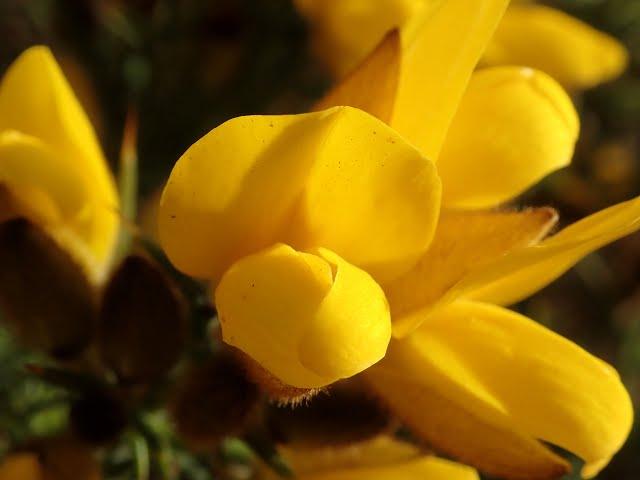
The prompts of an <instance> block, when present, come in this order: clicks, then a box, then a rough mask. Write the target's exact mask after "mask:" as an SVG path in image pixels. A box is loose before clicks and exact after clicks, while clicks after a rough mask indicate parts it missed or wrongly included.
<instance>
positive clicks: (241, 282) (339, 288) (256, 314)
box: [215, 244, 391, 388]
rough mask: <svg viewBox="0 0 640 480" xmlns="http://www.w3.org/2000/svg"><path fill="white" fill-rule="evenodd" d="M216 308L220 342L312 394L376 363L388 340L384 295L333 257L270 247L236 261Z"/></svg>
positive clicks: (217, 294)
mask: <svg viewBox="0 0 640 480" xmlns="http://www.w3.org/2000/svg"><path fill="white" fill-rule="evenodd" d="M215 303H216V307H217V309H218V314H219V317H220V322H221V326H222V335H223V339H224V341H225V342H226V343H228V344H230V345H233V346H235V347H237V348H239V349H240V350H242V351H243V352H245V353H246V354H247V355H249V356H250V357H251V358H253V359H254V360H255V361H256V362H257V363H258V364H260V365H261V366H262V367H263V368H264V369H266V370H267V371H268V372H270V373H271V374H273V375H274V376H275V377H276V378H278V379H279V380H280V381H282V382H283V383H285V384H287V385H291V386H294V387H300V388H317V387H322V386H325V385H328V384H330V383H333V382H335V381H337V380H339V379H341V378H346V377H350V376H352V375H355V374H356V373H358V372H361V371H362V370H364V369H366V368H367V367H369V366H370V365H372V364H373V363H375V362H377V361H378V360H380V359H381V358H382V357H383V356H384V354H385V351H386V348H387V344H388V343H389V339H390V337H391V319H390V315H389V307H388V304H387V300H386V298H385V296H384V293H383V291H382V289H381V288H380V287H379V286H378V285H377V284H376V283H375V281H374V280H373V279H372V278H371V277H370V276H369V275H368V274H367V273H366V272H364V271H362V270H360V269H358V268H356V267H354V266H353V265H350V264H348V263H347V262H345V261H344V260H342V259H341V258H340V257H338V256H337V255H336V254H334V253H332V252H330V251H328V250H325V249H318V250H316V251H315V253H313V254H312V253H303V252H297V251H295V250H294V249H292V248H291V247H289V246H286V245H282V244H279V245H275V246H273V247H271V248H269V249H267V250H265V251H262V252H260V253H257V254H254V255H250V256H247V257H245V258H243V259H241V260H239V261H238V262H236V263H235V264H234V265H233V266H232V267H231V268H230V269H229V270H228V271H227V272H226V273H225V275H224V276H223V278H222V280H221V281H220V284H219V285H218V288H217V289H216V292H215Z"/></svg>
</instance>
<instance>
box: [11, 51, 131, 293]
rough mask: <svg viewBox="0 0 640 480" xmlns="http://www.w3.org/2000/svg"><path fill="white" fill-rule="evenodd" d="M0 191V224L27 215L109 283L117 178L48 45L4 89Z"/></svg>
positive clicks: (27, 55) (27, 57)
mask: <svg viewBox="0 0 640 480" xmlns="http://www.w3.org/2000/svg"><path fill="white" fill-rule="evenodd" d="M0 188H1V195H0V202H1V203H0V219H2V220H4V221H6V220H8V219H11V218H18V217H23V218H27V219H28V220H30V221H31V222H32V223H34V224H35V225H37V226H39V227H40V228H42V229H43V230H44V231H45V232H46V233H47V234H48V235H50V236H51V237H52V238H53V239H54V240H55V241H56V242H57V243H58V244H59V245H60V246H61V247H62V248H63V249H64V250H65V251H67V252H68V253H69V254H70V255H71V256H72V257H73V258H74V259H75V260H76V261H77V262H78V263H80V264H81V265H82V266H83V267H84V269H85V271H86V273H87V275H89V277H90V278H91V280H92V281H93V282H95V283H99V282H101V281H102V280H103V279H104V276H105V274H106V272H107V269H108V266H109V263H110V261H111V259H112V253H113V248H114V246H115V242H116V238H117V233H118V226H119V220H118V213H117V209H118V197H117V195H116V189H115V185H114V180H113V177H112V175H111V173H110V171H109V169H108V167H107V164H106V162H105V159H104V156H103V154H102V151H101V149H100V146H99V144H98V141H97V139H96V135H95V133H94V131H93V128H92V126H91V124H90V123H89V121H88V119H87V117H86V115H85V113H84V111H83V110H82V107H81V106H80V104H79V103H78V101H77V99H76V97H75V96H74V94H73V92H72V91H71V88H70V87H69V85H68V83H67V81H66V79H65V78H64V75H63V74H62V72H61V70H60V67H59V66H58V64H57V63H56V61H55V59H54V58H53V55H52V54H51V52H50V51H49V50H48V49H47V48H46V47H33V48H30V49H28V50H27V51H26V52H24V53H23V54H22V55H21V56H20V57H19V58H18V59H17V60H16V61H15V62H14V63H13V65H12V66H11V67H10V68H9V70H8V71H7V72H6V73H5V75H4V78H3V80H2V84H1V85H0Z"/></svg>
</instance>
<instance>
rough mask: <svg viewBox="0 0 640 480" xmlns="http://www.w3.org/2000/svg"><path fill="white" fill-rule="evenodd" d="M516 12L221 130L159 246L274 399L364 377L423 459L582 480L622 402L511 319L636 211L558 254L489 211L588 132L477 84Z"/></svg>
mask: <svg viewBox="0 0 640 480" xmlns="http://www.w3.org/2000/svg"><path fill="white" fill-rule="evenodd" d="M507 4H508V1H507V0H449V1H447V2H441V3H439V4H438V5H439V6H438V8H437V9H435V10H434V11H433V12H431V14H430V15H428V16H426V17H424V19H423V21H422V22H421V23H419V24H416V25H413V26H412V27H411V28H410V29H407V30H405V31H403V32H402V33H401V35H402V37H403V38H402V41H400V39H399V38H398V34H397V33H395V34H394V33H392V34H390V35H388V36H387V37H386V38H385V40H384V41H383V42H382V44H381V45H380V46H379V47H378V48H377V49H376V50H375V52H374V53H372V54H371V55H370V56H369V57H368V58H367V59H365V60H364V62H363V63H362V64H361V65H360V67H359V68H358V69H356V70H355V71H354V72H353V73H352V74H351V75H350V76H348V77H346V78H345V79H344V81H343V82H342V83H341V84H339V85H338V86H336V87H335V88H334V89H333V90H332V91H331V92H329V94H328V95H327V96H326V97H325V98H324V99H322V100H321V101H320V103H319V104H318V105H317V108H319V109H321V110H320V111H318V112H315V113H308V114H302V115H287V116H252V117H241V118H236V119H233V120H230V121H229V122H227V123H225V124H223V125H221V126H220V127H218V128H216V129H214V130H213V131H211V132H210V133H208V134H207V135H205V136H204V137H203V138H202V139H200V140H199V141H198V142H197V143H196V144H194V145H193V146H192V147H191V148H190V149H189V150H187V152H186V153H185V154H184V155H183V156H182V158H181V159H180V160H179V161H178V163H177V164H176V166H175V168H174V170H173V172H172V174H171V176H170V179H169V181H168V183H167V186H166V188H165V190H164V193H163V196H162V199H161V204H160V209H159V234H160V239H161V242H162V244H163V247H164V248H165V250H166V252H167V254H168V256H169V258H170V259H171V260H172V262H173V263H174V264H175V265H176V266H177V267H178V268H179V269H180V270H182V271H184V272H185V273H187V274H190V275H193V276H196V277H201V278H206V279H209V280H211V281H212V287H213V289H214V294H213V295H214V298H215V304H216V307H217V309H218V314H219V317H220V322H221V326H222V334H223V339H224V340H225V341H226V342H227V343H229V344H231V345H233V346H235V347H237V348H238V349H240V350H241V351H242V352H244V354H246V355H247V356H248V357H250V358H251V359H252V362H250V363H258V364H259V365H260V366H261V368H263V369H264V370H266V372H267V373H265V376H266V377H269V376H270V377H271V378H272V379H274V380H275V383H276V384H277V383H278V382H279V383H280V384H281V386H282V387H285V388H283V389H282V391H281V395H286V394H296V393H298V394H299V393H301V392H304V390H305V389H313V388H319V387H323V386H326V385H329V384H331V383H332V382H335V381H336V380H339V379H341V378H346V377H349V376H352V375H355V374H357V373H359V372H364V373H363V375H362V377H363V379H364V380H365V381H366V382H367V384H368V385H369V386H370V388H371V389H372V390H373V391H375V392H376V393H377V395H378V396H379V397H380V398H381V399H382V400H383V401H384V402H385V403H386V404H387V405H388V406H389V407H390V408H391V409H392V411H393V412H394V413H395V414H396V415H397V416H398V417H399V418H400V419H401V420H403V421H404V423H405V424H406V425H408V426H409V427H410V429H411V430H412V432H413V433H414V434H415V435H416V436H418V438H420V439H422V440H425V441H427V442H428V443H429V444H430V445H432V446H433V447H434V448H436V449H437V450H439V451H443V452H445V453H447V454H449V455H451V456H453V457H455V458H457V459H460V460H462V461H464V462H465V463H468V464H470V465H473V466H476V467H478V468H479V469H480V470H483V471H485V472H487V473H489V474H492V475H495V476H500V477H504V478H514V479H520V478H523V479H524V478H555V477H558V476H561V475H563V474H564V473H566V472H567V471H568V470H569V466H568V464H567V462H565V461H564V460H563V459H562V458H561V457H559V456H558V455H557V454H555V453H553V452H552V451H551V450H550V449H548V448H547V447H546V446H545V445H544V444H543V443H542V442H541V441H545V442H549V443H551V444H555V445H557V446H560V447H562V448H564V449H565V450H568V451H570V452H573V453H575V454H576V455H578V456H580V457H581V458H582V459H584V460H585V462H586V465H585V467H584V469H583V472H582V473H583V475H584V476H586V477H592V476H594V475H595V474H596V473H597V472H598V471H599V470H600V469H601V468H603V467H604V466H605V465H606V464H607V463H608V461H609V459H610V458H611V457H612V455H613V454H614V453H615V452H616V451H617V450H618V449H619V448H620V446H621V445H622V443H623V442H624V440H625V439H626V437H627V435H628V433H629V429H630V426H631V423H632V417H633V412H632V407H631V402H630V399H629V396H628V394H627V392H626V390H625V389H624V387H623V385H622V383H621V382H620V380H619V377H618V375H617V373H616V372H615V370H613V369H612V368H611V367H610V366H608V365H606V364H605V363H603V362H602V361H600V360H598V359H596V358H594V357H593V356H591V355H590V354H588V353H587V352H585V351H584V350H582V349H581V348H579V347H578V346H576V345H574V344H573V343H571V342H569V341H568V340H565V339H563V338H561V337H559V336H557V335H555V334H554V333H552V332H550V331H549V330H547V329H545V328H544V327H542V326H540V325H538V324H537V323H535V322H534V321H532V320H529V319H527V318H525V317H523V316H521V315H519V314H516V313H514V312H511V311H509V310H506V309H504V308H502V306H501V305H508V304H512V303H514V302H516V301H518V300H520V299H522V298H524V297H526V296H528V295H530V294H532V293H534V292H535V291H537V290H538V289H540V288H542V287H544V286H545V285H547V284H548V283H549V282H551V281H553V280H554V279H555V278H557V277H558V276H560V275H561V274H562V273H563V272H565V271H566V270H567V269H569V268H570V267H571V266H572V265H574V264H575V263H576V262H577V261H578V260H580V259H581V258H582V257H584V256H585V255H587V254H588V253H589V252H591V251H593V250H595V249H597V248H599V247H601V246H603V245H605V244H607V243H609V242H611V241H613V240H615V239H617V238H620V237H621V236H624V235H627V234H629V233H631V232H633V231H635V230H637V229H638V228H640V200H638V199H636V200H631V201H629V202H626V203H622V204H619V205H616V206H614V207H611V208H609V209H607V210H605V211H603V212H600V213H597V214H595V215H592V216H590V217H587V218H586V219H584V220H582V221H580V222H578V223H576V224H574V225H572V226H570V227H568V228H566V229H564V230H562V231H560V232H559V233H557V234H555V235H553V236H551V237H549V238H547V239H545V237H546V236H547V234H548V233H549V232H550V230H551V229H552V227H553V226H554V224H555V222H556V221H557V215H556V214H555V212H554V211H553V210H552V209H548V208H540V209H528V210H523V211H500V210H494V209H491V208H493V207H496V206H499V205H500V204H502V203H504V202H505V201H507V200H509V199H511V198H513V197H515V196H516V195H517V194H519V193H520V192H522V191H523V190H524V189H526V188H527V187H529V186H530V185H532V184H533V183H535V182H537V181H538V180H539V179H540V178H542V177H543V176H545V175H546V174H548V173H550V172H552V171H553V170H555V169H557V168H560V167H563V166H565V165H567V164H568V163H569V162H570V159H571V156H572V153H573V147H574V144H575V141H576V139H577V136H578V129H579V123H578V117H577V115H576V112H575V110H574V108H573V106H572V104H571V102H570V100H569V98H568V96H567V95H566V93H565V92H564V91H563V90H562V88H561V87H560V86H559V85H558V84H557V83H556V82H555V81H554V80H552V79H551V78H550V77H548V76H547V75H546V74H543V73H541V72H538V71H535V70H531V69H528V68H521V67H517V68H515V67H497V68H491V69H486V70H481V71H478V72H476V73H474V72H473V71H474V69H475V68H476V65H477V63H478V61H479V59H480V56H481V54H482V52H483V51H484V50H485V47H486V45H487V43H488V42H489V41H490V39H491V38H492V35H493V33H494V30H495V28H496V27H497V25H498V23H499V21H500V18H501V16H502V14H503V12H504V10H505V9H506V7H507ZM333 105H350V107H344V106H336V107H332V106H333ZM353 107H358V108H360V109H362V110H360V109H358V108H353ZM363 110H366V111H368V112H369V113H370V114H373V115H375V116H373V115H369V114H367V113H365V112H364V111H363ZM375 117H378V118H375ZM392 332H393V337H395V338H394V339H392V340H390V337H391V334H392ZM387 347H388V349H387ZM383 357H384V358H383ZM381 358H383V359H382V361H379V360H380V359H381ZM258 375H259V374H258ZM263 383H264V382H263ZM266 383H268V382H266ZM286 387H292V390H291V391H287V390H286ZM300 389H301V390H300ZM328 478H331V477H328ZM338 478H342V477H338ZM369 478H370V477H369Z"/></svg>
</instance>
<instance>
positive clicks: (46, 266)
mask: <svg viewBox="0 0 640 480" xmlns="http://www.w3.org/2000/svg"><path fill="white" fill-rule="evenodd" d="M0 309H1V310H2V320H3V321H4V322H5V323H7V324H8V327H9V328H10V330H12V331H13V332H14V334H15V335H16V337H17V338H18V339H20V341H22V343H24V344H25V345H27V346H29V347H31V348H35V349H38V350H43V351H45V352H47V353H49V354H50V355H52V356H54V357H56V358H59V359H64V360H67V359H71V358H73V357H75V356H77V355H78V354H79V353H80V352H82V351H83V350H84V348H85V347H86V346H87V344H88V343H89V341H90V340H91V337H92V334H93V331H94V326H95V317H96V310H97V308H96V303H95V295H94V289H93V287H92V286H91V285H90V283H89V281H88V279H87V277H86V275H85V272H84V271H83V270H82V268H81V267H80V266H79V265H78V264H77V263H76V262H75V260H74V259H73V258H72V257H71V256H70V255H69V253H67V252H66V251H64V250H63V249H62V248H60V246H59V245H58V244H57V243H56V242H55V241H54V240H53V239H52V238H51V237H49V235H47V234H46V233H45V232H44V231H43V230H42V229H41V228H39V227H37V226H36V225H34V224H32V223H31V222H29V221H28V220H25V219H21V218H20V219H14V220H8V221H6V222H4V223H2V224H0Z"/></svg>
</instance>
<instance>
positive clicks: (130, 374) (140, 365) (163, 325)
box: [98, 255, 187, 384]
mask: <svg viewBox="0 0 640 480" xmlns="http://www.w3.org/2000/svg"><path fill="white" fill-rule="evenodd" d="M186 335H187V320H186V310H185V305H184V301H183V298H182V296H181V294H180V292H179V291H178V289H177V288H175V286H174V285H173V284H172V283H171V280H170V279H169V278H168V277H167V276H166V275H165V274H164V273H163V272H162V271H161V270H160V269H159V268H158V267H157V266H156V265H155V264H154V263H152V262H151V261H150V260H148V259H147V258H145V257H141V256H137V255H131V256H129V257H127V258H126V259H125V260H124V261H123V262H122V264H121V265H120V267H119V268H118V269H117V271H116V272H115V274H114V275H113V277H112V278H111V281H110V282H109V284H108V285H107V288H106V290H105V293H104V296H103V300H102V308H101V311H100V317H99V323H98V346H99V350H100V354H101V356H102V359H103V361H104V363H105V364H106V365H107V366H108V367H109V368H111V369H113V371H114V372H115V373H116V375H117V376H118V377H119V378H120V380H121V381H122V382H124V383H129V384H135V383H142V382H146V381H152V380H155V379H157V378H159V377H161V376H163V375H164V374H166V373H167V372H168V371H169V369H171V367H172V366H173V365H174V364H175V363H176V361H177V360H178V358H179V357H180V355H181V353H182V351H183V348H184V344H185V341H186Z"/></svg>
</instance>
